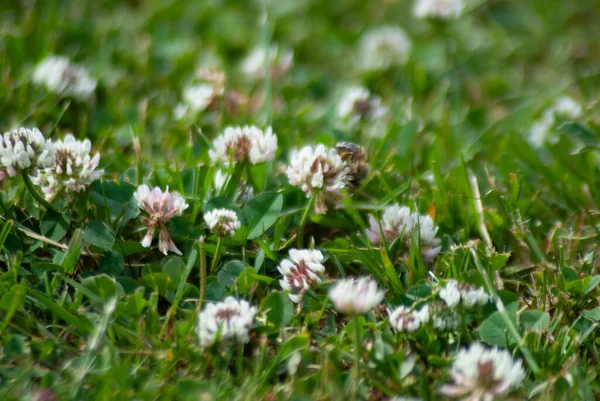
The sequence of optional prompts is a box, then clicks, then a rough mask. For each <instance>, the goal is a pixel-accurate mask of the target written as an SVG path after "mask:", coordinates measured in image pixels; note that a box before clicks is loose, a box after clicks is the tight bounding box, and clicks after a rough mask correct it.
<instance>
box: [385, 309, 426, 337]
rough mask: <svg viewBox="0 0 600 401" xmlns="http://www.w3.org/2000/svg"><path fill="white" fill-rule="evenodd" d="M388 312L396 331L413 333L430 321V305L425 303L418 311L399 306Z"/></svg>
mask: <svg viewBox="0 0 600 401" xmlns="http://www.w3.org/2000/svg"><path fill="white" fill-rule="evenodd" d="M388 314H389V322H390V326H392V327H393V328H394V329H395V330H396V331H399V332H406V333H413V332H415V331H417V330H419V328H420V327H421V326H422V325H424V324H426V323H427V322H428V321H429V306H428V305H425V306H424V307H423V308H421V309H420V310H418V311H415V310H412V309H411V308H408V307H406V306H399V307H397V308H396V309H394V310H393V311H392V312H390V311H388Z"/></svg>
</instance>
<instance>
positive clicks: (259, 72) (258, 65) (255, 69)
mask: <svg viewBox="0 0 600 401" xmlns="http://www.w3.org/2000/svg"><path fill="white" fill-rule="evenodd" d="M265 56H266V55H265V48H264V47H257V48H255V49H253V50H252V51H251V52H250V53H248V55H247V56H246V58H244V60H242V64H241V66H240V69H241V71H242V73H243V74H244V75H246V76H247V77H250V78H253V79H259V78H262V77H264V76H265ZM269 56H270V58H271V74H272V77H273V78H279V77H281V76H282V75H283V74H285V72H287V71H288V70H289V69H290V68H291V66H292V63H293V61H294V53H293V52H292V51H290V50H283V51H280V50H279V47H278V46H277V45H273V46H271V48H270V49H269Z"/></svg>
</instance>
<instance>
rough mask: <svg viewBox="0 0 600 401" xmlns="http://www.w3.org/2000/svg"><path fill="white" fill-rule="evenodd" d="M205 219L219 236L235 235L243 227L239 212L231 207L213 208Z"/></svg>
mask: <svg viewBox="0 0 600 401" xmlns="http://www.w3.org/2000/svg"><path fill="white" fill-rule="evenodd" d="M204 221H206V224H208V228H210V230H211V231H212V232H214V233H215V234H217V235H218V236H219V237H224V236H230V237H233V235H234V234H235V232H236V231H237V230H239V229H240V227H241V224H240V221H239V219H238V217H237V214H236V213H235V212H234V211H233V210H229V209H213V210H211V211H210V212H208V213H206V214H205V215H204Z"/></svg>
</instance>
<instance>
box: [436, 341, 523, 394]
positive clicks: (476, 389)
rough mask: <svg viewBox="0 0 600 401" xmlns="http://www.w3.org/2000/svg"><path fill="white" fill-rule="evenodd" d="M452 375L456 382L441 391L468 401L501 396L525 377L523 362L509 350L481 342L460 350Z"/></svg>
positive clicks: (453, 365)
mask: <svg viewBox="0 0 600 401" xmlns="http://www.w3.org/2000/svg"><path fill="white" fill-rule="evenodd" d="M450 374H451V375H452V378H453V379H454V384H453V385H445V386H444V387H442V389H441V393H442V394H444V395H446V396H450V397H467V398H463V399H465V400H469V401H492V400H495V399H498V397H502V396H504V395H506V394H507V393H508V392H509V391H510V390H511V389H517V388H518V387H519V386H520V385H521V383H522V382H523V380H524V379H525V376H526V374H525V370H524V369H523V362H522V361H521V360H519V359H517V360H515V359H513V357H512V355H511V354H510V352H508V351H507V350H504V349H500V348H496V347H493V348H486V347H484V346H483V345H482V344H480V343H473V344H471V345H470V347H469V348H463V349H461V350H460V351H459V353H458V354H457V355H456V359H455V360H454V363H453V364H452V370H451V372H450Z"/></svg>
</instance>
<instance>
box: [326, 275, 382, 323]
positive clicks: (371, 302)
mask: <svg viewBox="0 0 600 401" xmlns="http://www.w3.org/2000/svg"><path fill="white" fill-rule="evenodd" d="M383 297H384V292H383V291H380V290H379V289H378V288H377V282H376V281H375V280H370V279H369V278H367V277H361V278H359V279H343V280H338V282H337V283H336V284H335V285H334V286H333V287H332V288H331V289H330V290H329V298H330V299H331V302H332V303H333V306H334V307H335V308H336V309H337V310H338V311H340V312H342V313H346V314H354V315H362V314H363V313H366V312H368V311H370V310H371V309H373V308H375V307H376V306H377V305H379V303H380V302H381V301H382V300H383Z"/></svg>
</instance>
